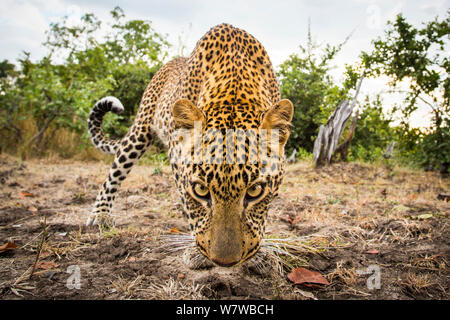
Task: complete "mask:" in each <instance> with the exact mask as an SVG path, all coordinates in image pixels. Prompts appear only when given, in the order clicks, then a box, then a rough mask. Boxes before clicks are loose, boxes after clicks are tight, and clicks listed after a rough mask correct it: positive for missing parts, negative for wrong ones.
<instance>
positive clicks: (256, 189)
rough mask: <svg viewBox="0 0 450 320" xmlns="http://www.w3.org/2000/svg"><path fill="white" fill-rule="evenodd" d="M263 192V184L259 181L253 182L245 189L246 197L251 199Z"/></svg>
mask: <svg viewBox="0 0 450 320" xmlns="http://www.w3.org/2000/svg"><path fill="white" fill-rule="evenodd" d="M262 192H263V186H262V185H261V184H260V183H257V184H254V185H253V186H251V187H250V188H248V189H247V194H246V198H247V199H249V200H253V199H256V198H258V197H259V196H260V195H261V194H262Z"/></svg>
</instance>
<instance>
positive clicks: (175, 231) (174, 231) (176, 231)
mask: <svg viewBox="0 0 450 320" xmlns="http://www.w3.org/2000/svg"><path fill="white" fill-rule="evenodd" d="M169 233H181V231H180V230H178V229H177V228H175V227H174V228H172V229H170V230H169Z"/></svg>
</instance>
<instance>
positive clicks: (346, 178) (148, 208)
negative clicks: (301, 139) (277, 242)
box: [0, 156, 450, 299]
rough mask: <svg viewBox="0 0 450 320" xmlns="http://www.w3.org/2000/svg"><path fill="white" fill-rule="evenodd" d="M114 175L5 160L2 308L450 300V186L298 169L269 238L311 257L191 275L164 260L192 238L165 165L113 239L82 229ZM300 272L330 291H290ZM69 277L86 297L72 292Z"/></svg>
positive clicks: (400, 176) (136, 178)
mask: <svg viewBox="0 0 450 320" xmlns="http://www.w3.org/2000/svg"><path fill="white" fill-rule="evenodd" d="M108 169H109V165H108V164H106V163H105V162H101V161H99V162H76V161H66V160H64V161H63V160H57V161H55V160H53V161H50V160H42V161H39V160H33V161H26V162H21V161H19V160H18V159H16V158H12V157H7V156H1V157H0V248H1V246H2V245H4V244H6V243H7V242H8V241H10V242H13V243H15V244H16V245H17V248H14V249H12V250H7V251H4V252H1V250H0V299H449V298H450V293H449V289H450V268H449V263H450V260H449V258H450V232H449V231H450V230H449V213H450V203H449V202H446V201H442V200H438V199H437V195H438V194H439V193H448V191H449V190H450V181H449V179H448V178H442V177H441V176H439V175H438V174H436V173H430V172H420V171H411V170H407V169H399V168H396V169H393V170H390V169H387V168H384V167H380V166H370V165H366V164H358V163H344V164H335V165H333V166H331V167H327V168H324V169H320V170H317V171H316V170H314V169H312V166H311V164H310V163H308V162H301V163H297V164H294V165H290V166H289V167H288V171H287V174H286V177H285V180H284V183H283V185H282V187H281V191H280V197H279V198H278V199H277V200H276V201H274V202H273V204H272V206H271V209H270V211H269V220H268V225H267V228H266V233H267V236H268V237H279V238H296V237H298V238H299V239H302V241H303V244H304V248H305V250H303V251H297V252H296V253H295V255H296V257H295V259H292V257H287V258H282V259H284V260H283V261H285V264H284V268H281V269H278V268H275V267H274V269H273V270H272V271H273V272H268V273H262V274H261V273H258V272H256V271H255V270H252V268H250V267H246V266H242V267H236V268H231V269H225V268H218V267H214V268H209V269H208V268H207V269H201V270H190V269H189V268H187V267H186V266H185V264H184V263H183V259H182V255H183V254H182V252H171V251H170V250H168V249H167V247H168V246H167V243H166V242H165V240H164V239H165V237H164V235H170V230H172V232H173V231H174V230H179V231H182V232H187V221H186V220H185V219H184V218H183V216H182V213H181V210H180V207H179V202H178V199H177V193H176V190H175V187H174V183H173V181H172V179H171V176H170V170H169V168H168V167H166V166H150V165H140V166H137V167H135V168H134V169H133V170H132V172H131V174H130V176H129V177H128V178H127V180H125V181H124V183H123V186H122V188H121V191H120V193H119V195H118V197H117V201H116V205H115V216H116V223H117V226H116V228H115V229H113V230H111V231H108V232H99V230H98V229H97V228H95V227H94V228H92V227H91V228H86V227H84V223H85V221H86V218H87V215H88V213H89V211H90V208H91V206H92V205H93V203H94V199H95V196H96V193H97V189H98V187H99V185H100V184H101V183H102V182H103V179H104V178H105V177H106V175H107V172H108ZM44 217H45V224H44V223H43V221H44ZM174 228H175V229H174ZM44 235H45V236H44ZM169 247H170V246H169ZM169 249H170V248H169ZM38 253H39V256H38ZM36 261H37V262H36ZM371 265H372V266H373V265H375V266H378V267H379V268H380V270H381V273H380V288H379V289H376V288H375V289H369V288H368V287H367V283H366V282H367V280H368V278H369V277H370V276H371V275H364V274H362V273H363V272H364V271H365V270H366V269H367V268H368V267H369V266H371ZM71 266H75V267H71ZM268 267H269V268H270V267H271V266H268ZM294 267H305V268H307V269H309V270H313V271H317V272H319V273H320V274H321V275H323V276H324V277H325V278H326V279H327V280H328V282H329V285H327V286H321V287H306V286H302V285H294V284H292V283H291V282H290V281H289V280H288V278H287V274H288V273H289V272H290V271H291V270H292V268H294ZM33 268H34V270H33ZM68 268H69V269H68ZM73 268H79V271H80V285H81V287H80V289H77V288H73V289H69V288H68V287H67V281H68V279H69V280H70V281H71V279H73V278H70V277H72V276H73V275H74V273H73V270H74V269H73ZM68 270H69V271H71V270H72V271H71V272H69V273H68V272H67V271H68ZM31 274H32V276H31V277H30V275H31ZM70 281H69V282H70ZM70 283H72V282H70Z"/></svg>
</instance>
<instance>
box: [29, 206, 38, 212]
mask: <svg viewBox="0 0 450 320" xmlns="http://www.w3.org/2000/svg"><path fill="white" fill-rule="evenodd" d="M28 211H31V212H38V209H37V208H36V207H35V206H31V207H29V208H28Z"/></svg>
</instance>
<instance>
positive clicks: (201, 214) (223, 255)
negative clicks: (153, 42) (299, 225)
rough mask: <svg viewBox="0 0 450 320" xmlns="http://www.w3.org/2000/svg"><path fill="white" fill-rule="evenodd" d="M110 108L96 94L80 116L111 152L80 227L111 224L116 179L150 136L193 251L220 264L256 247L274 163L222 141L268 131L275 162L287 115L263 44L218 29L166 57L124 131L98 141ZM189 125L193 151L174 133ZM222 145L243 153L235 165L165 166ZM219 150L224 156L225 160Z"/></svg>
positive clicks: (272, 191) (111, 103) (279, 172)
mask: <svg viewBox="0 0 450 320" xmlns="http://www.w3.org/2000/svg"><path fill="white" fill-rule="evenodd" d="M120 106H121V104H120V102H119V101H118V100H117V99H114V98H111V97H109V98H104V99H102V100H100V101H99V102H98V103H97V104H96V105H95V106H94V109H93V111H92V112H91V116H90V118H89V132H90V133H91V136H92V140H93V142H94V144H95V145H96V146H97V147H99V148H100V149H101V150H103V151H106V152H112V153H114V154H115V159H114V163H113V165H112V167H111V169H110V172H109V175H108V178H107V179H106V181H105V182H104V184H103V185H102V188H101V190H100V191H99V194H98V196H97V199H96V203H95V207H94V210H93V212H92V214H91V216H90V217H89V220H88V224H92V223H94V224H102V225H110V224H112V223H113V222H112V220H111V218H110V212H111V209H112V204H113V201H114V198H115V194H116V192H117V190H118V188H119V186H120V183H121V182H122V181H123V180H124V179H125V178H126V176H127V174H128V173H129V172H130V170H131V168H132V166H133V165H134V164H135V163H136V161H137V160H138V159H139V158H140V157H141V156H142V154H143V153H144V152H145V150H146V149H147V147H148V146H149V143H150V138H151V136H152V135H153V134H156V135H157V136H158V137H159V138H160V139H161V140H162V141H163V142H164V143H165V144H166V145H167V147H168V152H169V158H170V159H171V167H172V172H173V176H174V179H175V183H176V186H177V188H178V190H179V193H180V196H181V201H182V204H183V211H184V214H185V215H186V217H187V218H188V221H189V225H190V228H191V231H192V234H193V235H194V236H195V242H196V248H197V250H199V251H200V252H201V253H202V254H203V255H204V256H205V257H207V258H208V259H210V260H211V261H213V262H214V263H216V264H218V265H222V266H231V265H234V264H237V263H240V262H243V261H245V260H247V259H249V258H250V257H252V256H253V255H254V254H255V253H256V252H257V251H258V249H259V248H260V246H261V241H262V238H263V233H264V227H265V221H266V218H267V210H268V206H269V204H270V202H271V201H272V199H273V198H274V197H275V196H276V195H277V192H278V188H279V186H280V183H281V181H282V178H283V174H284V169H283V161H280V162H275V163H274V162H264V161H262V160H261V159H260V158H258V159H259V160H258V161H256V162H250V161H248V154H249V153H250V152H251V151H250V150H251V149H252V143H253V144H254V143H255V142H254V141H255V140H252V141H253V142H251V141H250V139H245V138H242V136H239V135H229V134H228V133H229V132H228V133H227V130H230V129H232V130H234V131H232V133H236V132H238V131H239V130H245V132H247V133H248V132H250V135H255V136H257V137H258V138H257V139H256V141H259V142H262V141H263V140H264V139H263V138H262V135H260V132H261V130H262V129H265V130H267V131H268V132H269V133H270V132H272V131H273V132H275V130H277V132H279V142H280V143H279V149H278V150H276V151H277V153H276V155H277V157H278V159H283V154H284V144H285V143H286V140H287V139H288V137H289V127H290V122H291V120H292V114H293V106H292V103H291V102H290V101H288V100H281V97H280V90H279V85H278V82H277V79H276V76H275V73H274V70H273V67H272V64H271V62H270V59H269V57H268V55H267V53H266V51H265V49H264V48H263V46H262V45H261V44H260V43H259V42H258V41H257V40H256V39H255V38H254V37H253V36H251V35H250V34H248V33H247V32H245V31H243V30H240V29H237V28H234V27H233V26H231V25H229V24H221V25H218V26H216V27H214V28H212V29H211V30H210V31H209V32H207V33H206V34H205V35H204V36H203V38H201V39H200V40H199V42H198V43H197V45H196V47H195V49H194V51H193V52H192V54H191V55H190V56H189V57H187V58H176V59H174V60H172V61H171V62H169V63H167V64H166V65H165V66H163V67H162V68H161V69H160V70H159V71H158V72H157V74H156V75H155V76H154V77H153V78H152V80H151V81H150V84H149V85H148V87H147V89H146V90H145V92H144V94H143V97H142V100H141V103H140V107H139V110H138V113H137V116H136V118H135V121H134V123H133V125H132V127H131V128H130V130H129V132H128V133H127V135H126V136H124V137H123V138H122V139H120V140H108V139H107V138H105V136H104V135H103V133H102V131H101V119H102V117H103V115H104V114H105V113H106V112H108V111H110V110H112V111H116V112H117V111H120V110H121V109H122V108H123V107H122V108H120ZM196 123H200V124H201V125H202V126H201V130H202V131H201V134H202V137H203V141H202V144H201V149H200V151H199V150H198V149H197V150H195V149H194V148H193V147H191V145H188V144H187V143H188V142H187V141H186V140H183V139H180V137H179V135H178V132H179V130H191V131H192V129H193V128H194V127H195V125H196ZM218 133H221V134H222V135H219V134H218ZM218 136H220V138H217V137H218ZM232 140H233V143H234V144H233V152H234V151H235V150H236V148H239V147H242V148H243V150H245V151H246V154H247V157H246V158H245V159H244V157H243V158H242V159H237V160H238V161H237V162H235V163H226V162H222V163H215V162H214V161H212V162H207V161H202V162H200V163H194V162H192V161H191V162H189V161H174V159H175V158H176V150H179V148H180V147H181V148H184V147H185V148H187V150H188V153H190V154H191V155H193V156H195V153H196V152H197V153H198V152H200V153H201V154H202V155H205V154H207V155H211V153H212V152H213V151H217V150H222V151H223V150H227V149H226V148H224V147H223V146H224V145H225V144H226V143H227V141H228V142H231V141H232ZM186 146H187V147H186ZM221 146H222V149H220V147H221ZM177 148H178V149H177ZM269 149H270V148H269ZM222 151H221V152H222ZM227 151H228V150H227ZM225 153H226V152H225V151H224V153H223V154H224V159H227V158H226V157H229V156H230V154H225ZM213 159H214V157H213ZM197 184H201V185H202V186H204V187H205V189H207V192H208V196H205V197H201V196H199V195H198V194H197V193H196V191H195V187H196V185H197ZM255 186H258V188H260V189H261V190H262V192H261V194H260V195H259V196H258V197H255V198H249V190H250V188H252V187H255ZM258 190H259V189H258Z"/></svg>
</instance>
